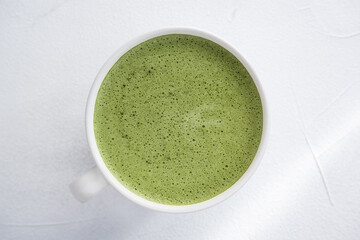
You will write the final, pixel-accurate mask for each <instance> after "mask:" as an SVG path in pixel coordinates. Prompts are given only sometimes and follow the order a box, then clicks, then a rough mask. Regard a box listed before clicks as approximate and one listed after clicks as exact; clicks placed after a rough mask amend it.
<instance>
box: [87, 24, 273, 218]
mask: <svg viewBox="0 0 360 240" xmlns="http://www.w3.org/2000/svg"><path fill="white" fill-rule="evenodd" d="M167 34H188V35H194V36H198V37H202V38H205V39H208V40H210V41H213V42H215V43H217V44H219V45H220V46H222V47H224V48H225V49H227V50H228V51H229V52H231V53H232V54H233V55H234V56H235V57H236V58H237V59H238V60H239V61H240V62H241V63H242V64H243V65H244V67H245V68H246V69H247V71H248V72H249V74H250V75H251V77H252V79H253V81H254V83H255V85H256V87H257V90H258V92H259V95H260V98H261V103H262V108H263V131H262V136H261V140H260V144H259V148H258V150H257V152H256V155H255V157H254V159H253V161H252V163H251V164H250V166H249V168H248V169H247V171H246V172H245V173H244V174H243V176H242V177H241V178H240V179H239V180H238V181H237V182H236V183H235V184H233V185H232V186H231V187H230V188H228V189H227V190H225V191H224V192H222V193H220V194H219V195H217V196H215V197H213V198H211V199H208V200H206V201H203V202H200V203H196V204H191V205H181V206H177V205H165V204H160V203H156V202H152V201H149V200H147V199H144V198H142V197H140V196H138V195H136V194H135V193H133V192H131V191H130V190H128V189H127V188H125V187H124V186H123V185H122V184H121V183H120V182H119V181H118V180H117V179H116V178H115V177H114V176H113V175H112V174H111V172H110V171H109V170H108V168H107V167H106V165H105V163H104V161H103V159H102V157H101V155H100V152H99V150H98V148H97V144H96V140H95V133H94V124H93V120H94V109H95V102H96V97H97V93H98V91H99V89H100V87H101V84H102V81H103V80H104V79H105V77H106V75H107V73H108V72H109V70H110V69H111V67H112V66H113V65H114V64H115V63H116V61H117V60H118V59H119V58H120V57H121V56H122V55H123V54H125V53H126V52H127V51H128V50H130V49H131V48H133V47H135V46H136V45H138V44H140V43H142V42H144V41H146V40H149V39H151V38H154V37H158V36H162V35H167ZM266 104H267V102H266V99H265V96H264V92H263V89H262V86H261V84H260V82H259V80H258V77H257V76H256V74H255V72H254V71H253V69H252V68H251V66H250V65H249V64H248V62H247V61H246V60H245V58H244V57H243V56H242V55H241V54H240V53H239V52H238V51H237V50H236V49H235V48H234V47H232V46H231V45H230V44H228V43H227V42H225V41H224V40H222V39H220V38H218V37H216V36H215V35H213V34H210V33H207V32H205V31H202V30H198V29H193V28H167V29H161V30H157V31H153V32H149V33H146V34H143V35H141V36H139V37H137V38H135V39H133V40H131V41H129V42H128V43H126V44H125V45H123V46H122V47H121V48H120V49H118V50H117V51H116V52H115V53H114V54H113V55H112V56H111V57H110V58H109V59H108V60H107V61H106V62H105V64H104V65H103V66H102V68H101V69H100V71H99V73H98V75H97V76H96V78H95V81H94V83H93V85H92V87H91V90H90V93H89V97H88V101H87V107H86V133H87V139H88V143H89V146H90V149H91V152H92V154H93V156H94V159H95V162H96V164H97V166H98V168H99V169H100V171H101V172H102V173H103V175H104V177H105V179H106V180H107V181H108V182H109V183H110V184H111V185H112V186H113V187H114V188H115V189H116V190H118V191H119V192H120V193H122V194H123V195H124V196H125V197H127V198H128V199H130V200H131V201H134V202H136V203H137V204H139V205H141V206H143V207H146V208H150V209H153V210H157V211H162V212H169V213H185V212H193V211H197V210H201V209H205V208H207V207H210V206H213V205H215V204H217V203H219V202H221V201H223V200H224V199H226V198H228V197H229V196H231V195H232V194H234V193H235V192H236V191H237V190H239V189H240V188H241V187H242V186H243V185H244V184H245V183H246V182H247V181H248V180H249V178H250V177H251V176H252V175H253V174H254V172H255V170H256V169H257V167H258V166H259V164H260V160H261V158H262V155H263V154H264V150H265V145H266V142H267V138H268V131H269V119H268V112H267V111H268V108H267V105H266Z"/></svg>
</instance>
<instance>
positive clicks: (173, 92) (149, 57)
mask: <svg viewBox="0 0 360 240" xmlns="http://www.w3.org/2000/svg"><path fill="white" fill-rule="evenodd" d="M262 119H263V116H262V105H261V100H260V96H259V93H258V91H257V89H256V86H255V84H254V82H253V80H252V78H251V76H250V75H249V73H248V71H247V70H246V69H245V67H244V66H243V65H242V64H241V62H240V61H239V60H238V59H237V58H236V57H235V56H234V55H232V54H231V53H230V52H228V51H227V50H226V49H224V48H223V47H221V46H219V45H218V44H216V43H214V42H212V41H209V40H206V39H204V38H200V37H195V36H191V35H182V34H174V35H164V36H160V37H156V38H153V39H150V40H148V41H145V42H143V43H141V44H139V45H137V46H135V47H134V48H132V49H131V50H129V51H128V52H127V53H125V54H124V55H123V56H122V57H121V58H120V59H119V60H118V61H117V62H116V63H115V64H114V66H113V67H112V68H111V70H110V71H109V72H108V74H107V76H106V77H105V79H104V81H103V83H102V85H101V87H100V90H99V92H98V95H97V99H96V104H95V112H94V130H95V137H96V143H97V146H98V148H99V151H100V154H101V156H102V158H103V160H104V162H105V164H106V166H107V167H108V169H109V170H110V172H111V173H112V174H113V176H114V177H115V178H116V179H117V180H118V181H119V182H120V183H121V184H123V185H124V186H125V187H126V188H128V189H129V190H130V191H132V192H134V193H135V194H137V195H139V196H141V197H143V198H145V199H148V200H150V201H153V202H157V203H162V204H169V205H187V204H194V203H198V202H201V201H205V200H208V199H210V198H212V197H214V196H216V195H218V194H220V193H222V192H224V191H225V190H226V189H228V188H229V187H231V186H232V185H233V184H234V183H235V182H236V181H237V180H238V179H239V178H240V177H241V176H242V175H243V174H244V172H245V171H246V170H247V169H248V167H249V166H250V164H251V162H252V160H253V158H254V156H255V154H256V151H257V149H258V146H259V143H260V139H261V133H262Z"/></svg>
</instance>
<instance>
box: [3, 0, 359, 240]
mask: <svg viewBox="0 0 360 240" xmlns="http://www.w3.org/2000/svg"><path fill="white" fill-rule="evenodd" d="M169 26H191V27H197V28H200V29H203V30H207V31H210V32H212V33H215V34H216V35H218V36H220V37H221V38H223V39H225V40H226V41H228V42H230V43H231V44H233V45H234V46H235V47H236V48H237V49H238V50H239V51H240V52H241V53H242V54H243V55H244V56H245V57H246V58H247V60H248V61H249V63H250V64H251V65H252V66H253V68H254V69H255V71H256V72H257V73H258V76H259V78H260V80H261V82H262V83H263V86H264V89H265V93H266V95H267V97H268V100H269V106H270V113H271V121H272V131H271V136H270V144H269V145H268V148H267V151H266V153H265V156H264V158H263V162H262V164H261V166H260V168H259V169H258V171H257V172H256V173H255V175H254V176H253V177H252V179H251V180H250V181H249V182H248V183H247V184H246V185H245V186H244V187H243V188H242V189H241V190H240V191H239V192H237V193H236V194H235V195H234V196H233V197H231V198H230V199H228V200H226V201H225V202H223V203H221V204H219V205H217V206H215V207H212V208H210V209H207V210H204V211H201V212H197V213H191V214H178V215H171V214H164V213H158V212H153V211H151V210H147V209H144V208H142V207H140V206H137V205H135V204H134V203H132V202H129V201H128V200H127V199H125V198H124V197H122V196H121V195H120V194H119V193H118V192H116V191H115V190H114V189H112V188H111V187H108V188H107V189H106V190H105V191H104V192H102V194H100V195H99V196H97V197H95V198H94V199H92V200H91V201H89V202H87V203H85V204H81V203H79V202H77V201H76V200H75V199H74V198H73V197H72V196H71V194H70V192H69V189H68V185H69V184H70V183H71V182H72V181H73V180H74V179H75V178H76V177H77V176H78V175H80V174H81V173H83V172H84V171H86V170H87V169H88V168H90V167H92V166H93V165H94V161H93V160H92V157H91V154H90V152H89V148H88V146H87V142H86V137H85V125H84V115H85V114H84V110H85V104H86V99H87V94H88V91H89V89H90V86H91V84H92V81H93V79H94V77H95V75H96V74H97V72H98V70H99V69H100V67H101V66H102V64H103V63H104V62H105V61H106V59H107V58H108V57H109V56H110V55H111V54H112V53H113V52H114V51H115V50H116V49H117V48H119V47H120V46H121V45H122V44H124V43H126V42H127V41H129V40H130V39H132V38H134V37H136V36H138V35H141V34H143V33H144V32H147V31H151V30H154V29H159V28H163V27H169ZM0 73H1V78H0V161H1V162H0V239H6V240H7V239H87V240H91V239H126V240H127V239H129V240H130V239H131V240H138V239H154V240H155V239H156V240H162V239H175V240H177V239H185V240H191V239H215V240H217V239H219V240H220V239H221V240H227V239H246V240H261V239H301V240H302V239H327V240H328V239H359V238H360V158H359V157H360V1H358V0H343V1H336V0H328V1H321V0H316V1H315V0H314V1H311V0H302V1H287V0H282V1H280V0H276V1H267V0H263V1H261V0H248V1H225V0H219V1H194V0H182V1H155V0H152V1H139V0H136V1H126V2H125V1H100V0H90V1H81V0H74V1H73V0H70V1H61V0H51V1H25V0H24V1H11V0H2V1H0Z"/></svg>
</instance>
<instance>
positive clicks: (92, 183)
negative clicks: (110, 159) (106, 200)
mask: <svg viewBox="0 0 360 240" xmlns="http://www.w3.org/2000/svg"><path fill="white" fill-rule="evenodd" d="M108 185H109V183H108V182H107V181H106V180H105V178H104V175H103V174H102V173H101V172H100V170H99V168H98V167H96V166H95V167H93V168H91V169H90V170H88V171H87V172H85V173H84V174H82V175H81V176H80V177H78V178H77V179H76V180H75V181H74V182H72V183H71V184H70V186H69V187H70V190H71V193H72V194H73V195H74V197H75V198H76V199H77V200H79V201H80V202H86V201H88V200H89V199H90V198H92V197H93V196H95V195H96V194H98V193H99V192H101V191H102V190H103V189H104V188H105V187H107V186H108Z"/></svg>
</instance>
